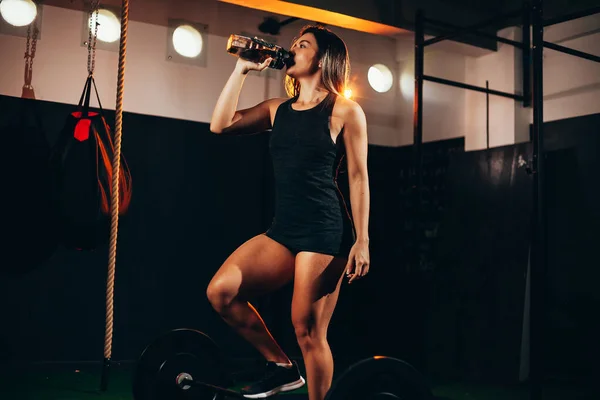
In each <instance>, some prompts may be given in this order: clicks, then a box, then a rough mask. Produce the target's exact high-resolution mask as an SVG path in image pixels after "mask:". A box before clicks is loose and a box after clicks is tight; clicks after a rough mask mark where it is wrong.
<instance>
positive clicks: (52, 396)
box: [0, 364, 600, 400]
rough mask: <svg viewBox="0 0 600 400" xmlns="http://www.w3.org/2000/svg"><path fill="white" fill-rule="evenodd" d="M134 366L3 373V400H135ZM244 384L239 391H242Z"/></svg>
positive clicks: (549, 390) (449, 392)
mask: <svg viewBox="0 0 600 400" xmlns="http://www.w3.org/2000/svg"><path fill="white" fill-rule="evenodd" d="M132 367H133V364H119V365H113V367H112V370H111V374H110V383H109V388H108V390H107V391H106V392H105V393H102V392H100V391H99V390H98V388H99V382H100V366H99V365H98V364H83V365H68V364H61V365H55V364H52V365H50V364H46V365H37V366H35V367H29V368H26V369H25V368H18V369H16V368H10V369H8V368H2V369H0V399H3V400H17V399H18V400H34V399H35V400H92V399H94V400H99V399H106V400H131V399H132V398H133V397H132V394H131V393H132V391H131V375H132V371H133V368H132ZM241 386H242V384H240V385H239V386H238V387H241ZM573 386H574V385H569V387H565V386H563V387H561V386H560V385H548V386H547V387H546V388H545V390H544V396H543V399H544V400H555V399H556V400H558V399H560V400H565V399H568V400H598V399H599V398H600V396H598V393H596V395H593V394H592V393H590V390H589V389H588V390H586V389H584V388H582V387H581V386H578V387H573ZM432 388H433V393H434V395H435V397H436V399H437V400H528V399H529V390H528V388H527V387H525V386H515V387H506V386H492V385H481V384H463V383H452V384H433V386H432ZM281 396H285V398H284V399H285V400H296V399H298V400H300V399H303V400H304V399H307V392H306V386H305V387H303V388H302V389H299V390H297V391H294V392H291V393H286V394H283V395H281Z"/></svg>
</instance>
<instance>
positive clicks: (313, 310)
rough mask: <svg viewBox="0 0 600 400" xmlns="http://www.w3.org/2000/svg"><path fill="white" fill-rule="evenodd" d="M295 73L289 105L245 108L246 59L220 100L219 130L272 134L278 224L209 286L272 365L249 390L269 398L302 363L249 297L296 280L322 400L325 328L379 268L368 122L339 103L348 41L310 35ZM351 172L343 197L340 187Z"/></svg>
mask: <svg viewBox="0 0 600 400" xmlns="http://www.w3.org/2000/svg"><path fill="white" fill-rule="evenodd" d="M290 51H291V52H292V54H293V62H292V63H290V65H288V67H287V69H286V89H287V92H288V94H289V95H290V97H291V98H290V99H280V98H275V99H270V100H266V101H264V102H262V103H260V104H258V105H256V106H254V107H252V108H249V109H245V110H239V111H236V107H237V102H238V97H239V92H240V90H241V88H242V84H243V82H244V79H245V76H246V74H247V73H248V71H250V70H257V71H262V70H264V69H265V68H267V66H268V65H269V63H270V62H271V60H270V59H269V60H266V61H265V62H264V63H262V64H256V63H252V62H249V61H244V60H242V59H238V61H237V64H236V67H235V70H234V71H233V73H232V74H231V76H230V77H229V80H228V81H227V83H226V84H225V87H224V88H223V91H222V93H221V95H220V97H219V99H218V101H217V104H216V107H215V110H214V113H213V115H212V120H211V123H210V129H211V131H212V132H213V133H216V134H245V133H256V132H261V131H266V130H268V129H272V132H271V138H270V143H269V148H270V152H271V157H272V161H273V168H274V176H275V191H276V205H275V216H274V219H273V223H272V225H271V227H270V228H269V230H268V231H267V232H265V233H264V234H260V235H258V236H256V237H253V238H251V239H250V240H248V241H247V242H245V243H244V244H242V245H241V246H240V247H239V248H238V249H236V250H235V251H234V252H233V254H231V255H230V256H229V257H228V258H227V260H226V261H225V262H224V263H223V265H222V266H221V268H220V269H219V270H218V271H217V273H216V274H215V276H214V277H213V279H212V280H211V282H210V284H209V285H208V288H207V296H208V299H209V301H210V303H211V304H212V306H213V308H214V309H215V310H216V311H217V312H218V313H219V314H220V315H221V317H222V318H223V319H224V320H225V321H226V322H227V323H228V324H229V325H230V326H232V327H233V328H234V329H236V331H237V332H238V333H239V334H240V335H241V336H242V337H244V338H245V339H246V340H248V341H249V342H250V343H251V344H252V345H253V346H254V347H255V348H256V349H257V350H258V351H259V352H260V353H261V354H262V355H263V356H264V357H265V359H266V360H267V368H266V373H265V376H264V378H263V379H261V380H260V381H258V382H256V383H254V384H252V385H250V386H249V387H246V388H244V389H243V391H242V392H243V394H244V396H245V397H247V398H264V397H268V396H271V395H273V394H275V393H277V392H280V391H287V390H294V389H297V388H299V387H301V386H302V385H304V383H305V381H304V378H303V377H302V376H301V375H300V372H299V369H298V366H297V365H296V363H294V362H292V361H291V360H290V359H289V358H288V357H287V356H286V354H285V353H284V352H283V350H282V349H281V348H280V347H279V345H278V344H277V342H276V341H275V340H274V338H273V337H272V335H271V334H270V332H269V330H268V329H267V327H266V326H265V324H264V322H263V320H262V319H261V317H260V315H259V314H258V312H257V311H256V309H255V308H254V307H252V305H251V304H250V303H249V300H251V299H252V298H254V297H255V296H260V295H264V294H266V293H269V292H271V291H274V290H276V289H279V288H281V287H282V286H283V285H285V284H287V283H288V282H291V281H293V282H294V288H293V290H294V293H293V298H292V311H291V314H292V323H293V326H294V330H295V333H296V337H297V340H298V344H299V346H300V349H301V351H302V356H303V360H304V364H305V368H306V375H307V380H308V394H309V399H310V400H323V399H324V397H325V394H326V393H327V391H328V390H329V388H330V386H331V382H332V378H333V357H332V354H331V350H330V348H329V344H328V343H327V328H328V325H329V322H330V320H331V316H332V314H333V311H334V308H335V305H336V303H337V299H338V295H339V291H340V286H341V282H342V278H343V275H344V271H345V273H346V276H347V277H348V278H349V282H350V283H352V282H353V281H355V280H356V279H359V278H361V277H363V276H365V275H366V274H367V273H368V271H369V235H368V222H369V182H368V175H367V123H366V119H365V114H364V112H363V110H362V108H361V107H360V106H359V105H358V104H357V103H356V102H354V101H352V100H348V99H346V98H344V96H341V95H340V94H341V93H343V91H344V87H345V85H346V81H347V78H348V72H349V68H350V63H349V58H348V51H347V48H346V45H345V43H344V42H343V41H342V40H341V39H340V38H339V37H338V36H337V35H335V34H334V33H333V32H331V31H330V30H328V29H326V28H323V27H318V26H307V27H304V28H303V29H302V30H301V32H300V35H299V37H297V38H296V39H295V40H294V41H293V44H292V47H291V49H290ZM343 166H345V167H347V175H344V176H347V179H348V185H349V189H350V196H349V199H347V198H344V197H343V195H342V194H341V192H340V190H339V188H338V186H337V179H338V174H339V171H340V170H341V168H342V167H343Z"/></svg>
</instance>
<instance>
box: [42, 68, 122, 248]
mask: <svg viewBox="0 0 600 400" xmlns="http://www.w3.org/2000/svg"><path fill="white" fill-rule="evenodd" d="M92 85H93V86H94V92H95V93H96V98H97V99H98V106H99V111H91V110H90V96H91V90H92ZM113 153H114V146H113V138H112V130H111V128H110V126H109V125H108V123H107V122H106V119H105V117H104V114H103V111H102V105H101V103H100V97H99V96H98V91H97V89H96V84H95V82H94V78H93V76H92V75H90V76H89V77H88V78H87V80H86V83H85V86H84V89H83V93H82V94H81V98H80V100H79V104H78V107H77V110H76V111H74V112H72V113H71V114H69V115H68V116H67V119H66V122H65V125H64V127H63V129H62V131H61V133H60V136H59V138H58V140H57V141H56V143H55V145H54V147H53V150H52V155H51V158H50V163H51V166H52V171H53V184H54V202H55V207H56V211H57V214H58V218H59V231H60V239H61V242H62V244H63V245H64V246H65V247H67V248H72V249H77V250H94V249H96V248H97V247H98V246H100V245H102V244H105V243H106V242H108V239H109V233H110V204H111V194H112V188H111V179H112V172H113V171H112V160H113ZM120 161H121V168H120V177H119V180H120V184H119V214H120V215H122V214H124V213H125V212H126V211H127V209H128V208H129V204H130V202H131V173H130V170H129V167H128V166H127V163H126V162H125V158H124V156H123V155H122V154H121V160H120Z"/></svg>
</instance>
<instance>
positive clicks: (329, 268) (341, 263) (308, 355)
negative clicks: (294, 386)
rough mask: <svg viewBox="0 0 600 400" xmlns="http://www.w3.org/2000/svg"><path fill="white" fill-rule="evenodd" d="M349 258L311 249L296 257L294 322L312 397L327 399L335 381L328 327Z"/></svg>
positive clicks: (293, 300)
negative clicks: (313, 251)
mask: <svg viewBox="0 0 600 400" xmlns="http://www.w3.org/2000/svg"><path fill="white" fill-rule="evenodd" d="M346 261H347V260H346V259H342V258H335V257H333V256H329V255H323V254H317V253H309V252H301V253H299V254H298V255H297V257H296V273H295V280H294V295H293V298H292V322H293V324H294V330H295V332H296V338H297V340H298V344H299V346H300V349H301V351H302V356H303V358H304V365H305V367H306V378H307V381H308V398H309V400H323V399H324V398H325V395H326V394H327V391H328V390H329V388H330V387H331V382H332V380H333V357H332V355H331V349H330V348H329V343H328V342H327V328H328V327H329V322H330V321H331V317H332V315H333V311H334V309H335V306H336V304H337V300H338V296H339V292H340V287H341V282H342V277H343V272H344V267H345V266H346Z"/></svg>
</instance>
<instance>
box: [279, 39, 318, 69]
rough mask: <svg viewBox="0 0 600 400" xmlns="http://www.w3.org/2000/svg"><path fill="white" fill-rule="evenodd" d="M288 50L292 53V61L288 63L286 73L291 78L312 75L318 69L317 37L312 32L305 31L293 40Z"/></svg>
mask: <svg viewBox="0 0 600 400" xmlns="http://www.w3.org/2000/svg"><path fill="white" fill-rule="evenodd" d="M290 51H291V52H292V54H293V60H294V62H293V63H292V65H290V66H289V67H288V68H287V70H286V73H287V74H288V75H289V76H291V77H292V78H296V79H298V78H300V77H303V76H309V75H313V74H314V73H316V72H317V71H318V70H319V67H318V64H319V60H318V59H317V54H318V51H319V47H318V46H317V39H316V38H315V35H313V34H312V33H305V34H304V35H302V36H300V37H299V38H298V40H296V41H295V42H294V44H293V45H292V48H291V49H290Z"/></svg>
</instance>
